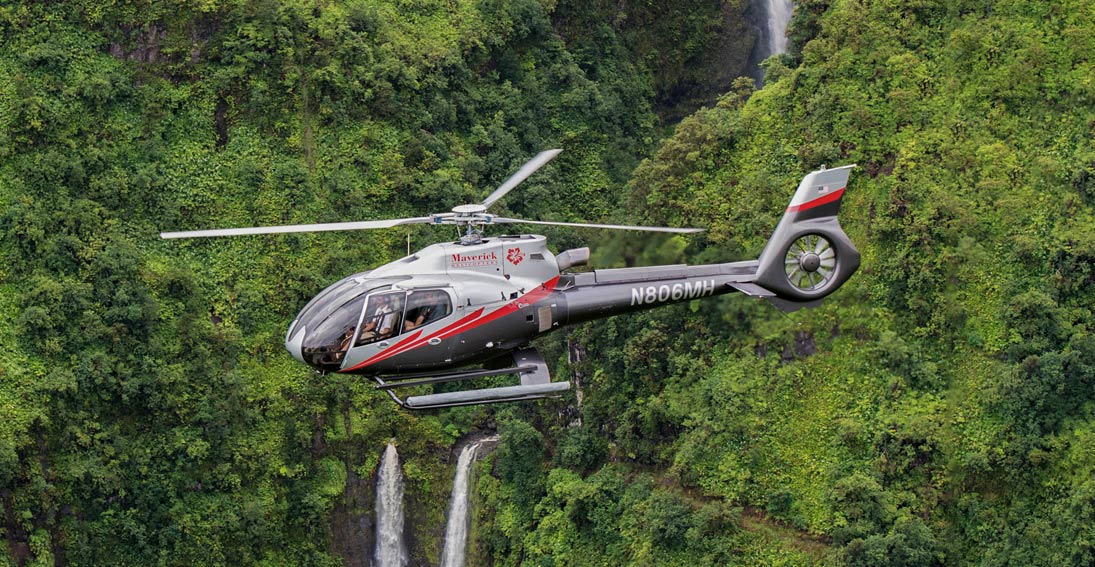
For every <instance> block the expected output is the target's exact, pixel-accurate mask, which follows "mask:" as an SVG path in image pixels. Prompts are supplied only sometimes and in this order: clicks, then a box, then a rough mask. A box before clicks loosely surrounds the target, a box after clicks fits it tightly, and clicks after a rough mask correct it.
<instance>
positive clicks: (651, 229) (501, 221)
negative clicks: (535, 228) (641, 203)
mask: <svg viewBox="0 0 1095 567" xmlns="http://www.w3.org/2000/svg"><path fill="white" fill-rule="evenodd" d="M491 222H492V223H494V224H517V223H520V224H546V225H551V226H578V227H587V228H608V229H612V230H642V231H647V232H675V233H678V234H688V233H693V232H703V231H704V229H702V228H672V227H668V226H635V225H628V224H590V223H584V222H552V221H534V220H525V219H510V218H504V217H493V218H492V219H491Z"/></svg>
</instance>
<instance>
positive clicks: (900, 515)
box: [0, 0, 1095, 567]
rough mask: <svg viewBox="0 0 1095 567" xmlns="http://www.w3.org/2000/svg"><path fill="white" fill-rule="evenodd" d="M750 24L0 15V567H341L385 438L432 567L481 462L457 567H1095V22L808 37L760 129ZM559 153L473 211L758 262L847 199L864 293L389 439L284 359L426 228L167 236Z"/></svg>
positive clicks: (390, 421) (593, 239) (721, 304)
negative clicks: (469, 529) (674, 231)
mask: <svg viewBox="0 0 1095 567" xmlns="http://www.w3.org/2000/svg"><path fill="white" fill-rule="evenodd" d="M746 11H747V6H746V5H745V3H744V2H738V1H723V2H714V1H701V0H690V1H688V2H684V3H673V4H672V5H667V6H662V5H654V3H634V4H632V3H628V2H623V3H620V2H593V3H580V2H546V1H539V2H537V1H535V0H527V1H518V2H510V1H505V2H503V1H493V0H479V1H475V2H471V1H462V0H461V1H454V2H433V1H429V0H423V1H414V2H387V1H375V0H363V1H342V0H339V1H301V0H296V1H291V2H277V3H275V2H266V1H245V0H236V1H230V2H218V1H216V0H210V1H206V2H187V3H150V2H125V1H122V2H115V3H112V4H103V3H99V2H86V1H78V2H72V3H68V4H65V5H43V4H40V3H29V2H28V3H22V4H19V3H16V4H7V5H3V6H0V46H2V49H0V259H2V261H0V344H2V346H3V348H2V350H0V503H2V505H3V517H2V518H3V519H2V522H0V531H2V534H3V544H4V547H3V548H0V551H3V552H4V553H0V558H2V559H0V564H3V563H4V562H7V563H8V564H12V565H31V564H33V565H45V564H71V565H153V564H157V565H158V564H163V565H196V564H203V565H204V564H209V565H223V564H264V565H339V564H345V565H360V564H366V563H367V562H369V561H371V556H369V557H363V556H362V555H361V552H360V550H361V549H371V547H369V545H368V544H369V542H368V541H364V542H360V541H357V540H351V538H361V537H364V538H365V539H366V540H367V539H368V537H371V536H369V535H368V534H361V533H357V532H355V531H354V530H355V528H354V526H359V525H360V522H361V521H364V520H363V519H365V518H369V517H371V514H372V509H371V508H372V502H371V500H370V496H369V494H370V493H371V492H372V490H373V484H372V480H373V478H374V474H375V470H376V467H377V463H378V461H379V458H380V455H381V452H382V451H383V449H384V446H385V445H386V443H387V442H388V441H389V440H390V439H394V440H395V442H396V443H397V445H398V447H399V451H400V455H401V457H402V458H403V471H404V474H405V476H406V493H407V499H408V510H409V516H408V520H407V526H408V527H407V531H408V535H409V537H410V539H411V541H412V542H413V545H412V549H411V553H412V564H414V565H436V564H438V562H439V559H440V545H441V542H440V538H441V536H442V533H443V529H444V528H443V523H444V514H445V507H446V505H447V503H448V493H449V488H450V486H449V485H450V481H451V478H452V464H453V463H454V461H455V456H454V455H452V454H451V448H452V447H453V445H454V443H456V442H457V441H458V440H460V439H461V438H462V437H463V436H464V435H466V434H469V433H473V432H480V431H484V430H497V431H499V432H500V433H501V434H502V441H501V444H500V446H499V448H498V449H497V450H496V451H494V452H493V453H492V454H491V455H490V456H489V457H487V458H486V459H485V460H483V461H482V462H480V463H479V465H478V467H477V470H478V474H477V476H476V480H475V483H476V504H475V510H474V517H475V525H474V528H473V534H472V535H473V538H472V543H471V549H470V550H469V553H470V556H469V564H470V565H499V566H501V565H544V566H547V565H555V566H560V567H561V566H586V565H589V566H592V565H659V566H660V565H682V566H683V565H807V564H818V565H857V566H859V565H863V566H866V565H906V566H921V565H924V566H926V565H937V564H938V565H975V564H976V565H1090V564H1092V563H1093V562H1095V527H1093V526H1095V338H1093V337H1092V334H1091V332H1090V326H1091V321H1092V308H1093V307H1095V291H1093V290H1095V287H1093V286H1092V284H1093V283H1095V214H1093V213H1095V144H1093V142H1092V140H1093V138H1095V5H1092V4H1091V3H1089V2H1079V1H1076V2H1055V3H1049V2H1046V3H1041V2H1032V1H1022V0H1016V1H1012V2H1000V1H997V2H989V1H985V0H979V1H977V2H963V1H959V2H932V1H926V0H921V1H914V2H898V1H896V0H882V1H877V2H853V1H847V2H845V1H832V2H829V1H819V0H804V1H801V2H797V3H796V16H795V19H794V20H793V22H792V29H791V30H790V31H789V35H790V36H791V39H792V46H791V52H790V53H789V54H786V55H783V56H781V57H777V58H774V59H771V60H769V61H768V62H767V63H766V66H767V79H766V84H765V86H764V88H762V89H760V90H756V91H754V90H753V88H752V86H751V82H750V81H748V80H737V81H734V80H733V79H734V77H736V76H738V75H743V74H746V70H745V69H744V65H745V61H746V60H747V55H748V51H749V48H750V46H751V45H752V42H753V37H752V36H751V35H750V34H749V33H748V31H747V29H746V26H745V24H744V21H745V20H744V14H745V12H746ZM701 106H703V108H700V107H701ZM682 116H684V118H683V119H680V120H679V122H678V121H677V120H678V119H679V118H680V117H682ZM551 147H561V148H563V149H564V150H565V151H564V152H563V153H562V154H561V155H560V157H559V158H558V159H557V160H555V161H554V162H552V164H550V165H549V166H547V167H545V168H544V169H543V170H542V171H541V172H539V173H537V174H536V175H535V176H534V177H532V178H530V179H529V180H528V181H526V182H525V183H524V184H523V185H522V186H521V188H520V189H519V190H518V191H515V192H514V193H512V194H511V195H510V196H508V197H507V198H506V199H505V200H504V201H502V202H500V203H499V205H500V206H501V208H500V209H499V212H505V213H512V214H514V215H519V216H525V217H529V218H540V219H550V220H558V221H589V222H597V221H604V222H629V223H652V224H666V225H676V226H702V227H707V228H708V231H707V232H705V233H703V234H702V235H700V236H690V237H688V238H687V239H685V238H681V237H672V238H648V237H641V238H636V237H629V236H615V235H606V234H604V233H601V232H597V231H558V232H552V233H550V234H549V236H551V242H552V245H553V247H554V248H556V249H557V250H562V249H566V248H569V247H575V246H583V245H591V246H593V247H594V248H595V250H594V261H593V263H594V265H595V266H597V267H610V266H622V265H642V264H649V263H664V262H691V263H699V262H712V261H725V260H730V259H743V258H751V257H755V256H756V255H757V254H758V253H759V251H760V250H761V248H762V247H763V245H764V242H765V240H766V239H767V237H768V234H769V233H770V232H771V230H772V229H773V228H774V226H775V224H776V222H777V221H778V219H779V215H780V214H781V213H782V211H783V209H784V207H785V206H786V203H787V201H788V200H789V199H790V197H791V194H792V192H793V188H794V186H795V185H796V184H797V182H798V180H799V179H800V178H801V176H802V175H803V174H804V173H806V172H807V171H810V170H813V169H816V168H818V167H820V166H821V165H823V164H827V165H830V166H836V165H844V164H849V163H856V164H858V168H857V169H856V170H854V172H853V173H852V178H851V182H850V184H849V188H848V191H847V195H846V197H845V199H844V204H843V208H842V211H841V221H842V224H843V226H844V228H845V230H846V231H847V232H848V234H849V236H850V237H851V238H852V240H853V241H854V242H856V244H857V246H858V247H859V249H860V251H861V252H862V253H863V265H862V267H861V268H860V271H859V272H858V273H857V274H856V275H855V276H854V277H853V278H852V280H851V281H849V282H848V284H846V285H845V286H844V288H842V289H841V290H840V291H838V292H837V293H836V294H835V295H833V296H832V297H831V298H829V299H828V300H827V301H826V302H825V304H824V305H823V306H822V307H820V308H817V309H811V310H803V311H798V312H794V313H791V314H783V313H781V312H779V311H777V310H775V309H774V308H773V307H771V306H769V305H767V304H764V303H761V302H757V301H753V300H750V299H748V298H745V297H740V296H738V297H724V298H720V299H717V300H713V301H707V302H694V303H691V304H683V305H677V306H671V307H666V308H662V309H660V310H654V311H650V312H647V313H644V314H641V315H632V316H624V317H619V318H615V319H610V320H603V321H598V322H594V323H588V324H585V325H581V326H578V327H575V328H572V329H568V330H566V331H564V332H561V333H557V334H556V335H554V336H552V337H549V338H548V339H547V340H545V341H543V342H542V343H541V344H538V345H537V346H538V347H539V348H540V350H541V351H542V352H543V353H545V355H546V357H547V358H548V360H549V361H551V363H552V365H553V367H554V372H555V375H556V376H557V377H558V378H563V377H567V378H569V379H571V380H572V381H574V382H575V383H576V386H577V388H578V389H580V391H581V394H582V395H581V402H580V404H579V402H578V399H577V398H576V397H574V396H570V397H567V398H563V399H561V400H558V401H552V402H544V403H538V404H523V405H509V406H496V407H487V408H461V409H454V410H448V411H443V412H432V413H431V412H426V413H409V412H406V411H403V410H400V409H398V408H397V407H395V406H394V405H393V404H391V402H390V401H388V400H387V398H382V397H381V396H379V395H377V393H376V392H375V391H373V390H372V387H371V385H369V384H367V383H365V382H363V381H361V380H360V379H358V378H353V377H346V376H325V377H320V376H317V375H315V374H313V373H312V372H311V371H310V370H308V369H307V368H305V367H303V366H302V365H300V364H299V363H297V362H296V361H294V360H293V359H292V358H290V357H289V356H288V354H287V353H286V352H285V350H284V348H283V347H282V341H283V337H284V333H285V328H286V325H287V324H288V322H289V321H291V320H292V318H293V317H294V316H295V314H296V313H297V311H298V310H299V309H300V307H301V306H303V305H304V303H305V302H306V301H307V300H308V299H309V298H311V297H312V296H314V295H315V294H316V293H317V292H318V291H320V290H321V289H322V288H324V287H325V286H326V285H327V284H329V283H330V282H333V281H336V280H337V279H339V278H341V277H344V276H346V275H348V274H351V273H355V272H359V271H363V270H365V269H368V268H369V267H372V266H375V265H378V264H380V263H384V262H387V261H390V260H392V259H395V258H398V257H400V256H402V255H403V254H405V253H406V250H407V247H408V246H411V247H413V248H417V247H422V246H425V245H426V244H429V243H431V242H434V241H437V240H440V239H446V238H450V237H451V235H450V234H449V233H448V232H446V231H437V230H431V229H426V228H421V229H417V228H416V229H406V228H398V229H391V230H386V231H372V232H368V233H324V234H309V235H280V236H279V235H275V236H261V237H249V238H236V239H217V240H210V241H170V242H168V241H161V240H160V239H159V238H158V236H157V234H158V232H159V231H161V230H188V229H198V228H219V227H231V226H249V225H260V224H282V223H311V222H336V221H348V220H363V219H373V218H384V217H391V216H398V217H406V216H416V215H421V214H425V213H428V212H439V211H445V210H448V209H449V208H450V207H451V206H453V205H455V204H459V203H464V202H474V201H476V200H477V199H481V198H482V197H483V196H485V195H486V194H487V193H489V192H490V190H491V189H493V188H494V187H495V186H496V185H498V184H499V183H500V182H501V181H503V180H504V179H505V178H506V177H507V176H508V175H509V174H510V173H511V172H512V171H513V170H514V169H516V168H517V167H519V166H520V165H521V164H522V163H523V162H524V161H525V160H526V159H528V158H529V157H530V156H532V155H534V154H535V153H536V152H538V151H540V150H542V149H546V148H551ZM568 358H570V359H576V360H574V361H573V362H572V363H568Z"/></svg>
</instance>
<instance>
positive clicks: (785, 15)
mask: <svg viewBox="0 0 1095 567" xmlns="http://www.w3.org/2000/svg"><path fill="white" fill-rule="evenodd" d="M765 5H766V6H765V7H766V8H767V9H768V10H767V11H768V22H767V23H768V25H767V30H766V31H767V35H768V56H769V57H771V56H772V55H775V54H777V53H783V52H784V51H787V24H789V23H790V22H791V11H792V9H793V4H792V1H791V0H765Z"/></svg>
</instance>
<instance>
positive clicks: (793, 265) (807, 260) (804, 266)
mask: <svg viewBox="0 0 1095 567" xmlns="http://www.w3.org/2000/svg"><path fill="white" fill-rule="evenodd" d="M783 263H784V270H785V271H786V273H787V280H788V281H789V282H791V285H793V286H795V287H796V288H798V289H799V290H801V291H804V292H816V291H820V290H822V289H824V288H825V287H826V286H828V285H829V283H830V282H832V281H833V275H835V274H836V249H835V248H833V243H832V242H829V240H828V239H826V238H825V237H824V236H821V235H820V234H807V235H804V236H802V237H800V238H799V239H797V240H795V241H794V242H792V243H791V245H790V246H788V247H787V255H786V257H785V258H784V261H783Z"/></svg>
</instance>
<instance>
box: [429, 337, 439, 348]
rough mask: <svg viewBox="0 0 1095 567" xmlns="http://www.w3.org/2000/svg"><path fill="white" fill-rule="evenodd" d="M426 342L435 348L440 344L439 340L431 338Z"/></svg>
mask: <svg viewBox="0 0 1095 567" xmlns="http://www.w3.org/2000/svg"><path fill="white" fill-rule="evenodd" d="M426 342H428V343H430V344H431V345H433V346H437V345H439V344H441V339H439V338H437V337H433V338H432V339H430V340H428V341H426Z"/></svg>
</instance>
